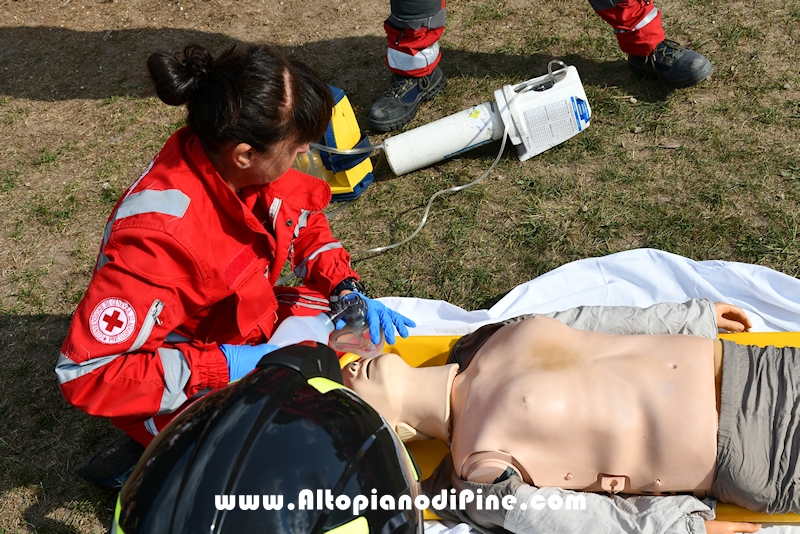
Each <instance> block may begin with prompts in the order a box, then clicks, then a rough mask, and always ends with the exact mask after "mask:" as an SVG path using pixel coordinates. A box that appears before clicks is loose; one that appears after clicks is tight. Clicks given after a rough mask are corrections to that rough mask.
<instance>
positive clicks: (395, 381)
mask: <svg viewBox="0 0 800 534" xmlns="http://www.w3.org/2000/svg"><path fill="white" fill-rule="evenodd" d="M411 369H412V368H411V366H409V365H408V364H407V363H406V362H404V361H403V359H402V358H401V357H400V356H398V355H397V354H381V355H379V356H375V357H373V358H361V359H360V360H356V361H354V362H352V363H350V364H348V365H347V366H346V367H345V368H344V369H342V376H343V377H344V385H345V386H347V387H348V388H350V389H352V390H353V391H355V392H356V393H358V396H359V397H361V398H362V399H364V400H365V401H367V403H368V404H369V405H370V406H372V407H373V408H375V410H376V411H377V412H378V413H379V414H381V415H382V416H383V418H384V419H386V422H387V423H389V424H390V425H391V426H392V427H393V428H394V427H396V426H397V423H398V422H399V421H401V417H402V413H403V393H404V391H405V389H406V387H405V386H406V381H407V379H408V378H410V377H409V376H408V375H409V372H410V371H411Z"/></svg>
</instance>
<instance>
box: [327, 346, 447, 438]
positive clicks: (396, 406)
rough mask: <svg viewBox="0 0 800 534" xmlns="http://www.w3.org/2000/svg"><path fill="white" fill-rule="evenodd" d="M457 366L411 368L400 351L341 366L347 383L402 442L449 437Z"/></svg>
mask: <svg viewBox="0 0 800 534" xmlns="http://www.w3.org/2000/svg"><path fill="white" fill-rule="evenodd" d="M457 370H458V366H456V365H441V366H434V367H411V366H410V365H408V364H407V363H406V362H405V361H403V359H402V358H400V356H398V355H397V354H381V355H379V356H375V357H374V358H367V359H361V360H356V361H355V362H352V363H350V364H348V365H347V366H345V368H344V369H342V376H343V378H344V384H345V385H346V386H347V387H348V388H350V389H352V390H353V391H355V392H356V393H357V394H358V395H359V396H360V397H361V398H362V399H364V400H365V401H367V403H368V404H369V405H370V406H372V407H373V408H374V409H375V410H376V411H377V412H378V413H379V414H381V416H383V418H384V419H385V420H386V422H387V423H388V424H389V425H391V426H392V428H394V429H395V431H396V432H397V435H398V436H400V439H402V440H403V441H411V440H414V439H430V438H429V436H432V437H436V438H441V439H447V438H449V435H450V388H451V386H452V383H453V378H454V377H455V375H456V372H457Z"/></svg>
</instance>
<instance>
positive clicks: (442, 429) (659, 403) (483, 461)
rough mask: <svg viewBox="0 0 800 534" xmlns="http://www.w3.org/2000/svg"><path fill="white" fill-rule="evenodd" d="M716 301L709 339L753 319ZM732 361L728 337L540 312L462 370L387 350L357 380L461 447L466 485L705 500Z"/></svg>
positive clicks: (384, 411)
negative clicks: (513, 481) (520, 484)
mask: <svg viewBox="0 0 800 534" xmlns="http://www.w3.org/2000/svg"><path fill="white" fill-rule="evenodd" d="M707 307H708V308H709V309H710V310H711V312H710V314H709V313H706V315H707V316H708V315H710V316H711V319H710V320H711V321H712V322H713V321H714V318H716V322H715V323H713V324H712V325H711V326H712V328H711V333H710V334H709V333H708V329H706V334H704V335H707V336H709V337H711V336H713V335H715V332H716V327H717V326H719V327H720V328H723V329H726V330H730V331H744V330H747V329H749V327H750V321H749V319H748V318H747V316H746V315H745V314H744V312H743V311H742V310H740V309H739V308H736V307H734V306H730V305H727V304H716V305H713V306H712V305H711V304H710V303H708V304H707ZM651 323H652V321H651ZM581 326H584V325H581ZM626 328H627V327H626ZM612 330H614V329H612ZM648 330H650V331H652V330H655V331H656V332H658V333H659V334H661V333H667V332H672V331H673V330H674V331H684V330H682V329H681V328H675V329H667V331H662V330H660V326H657V327H655V328H650V327H649V328H648ZM617 331H619V329H617ZM622 332H623V333H634V332H630V331H627V330H625V328H623V329H622ZM690 333H691V332H690ZM722 362H723V350H722V345H721V344H720V342H719V341H716V340H712V339H708V338H703V337H698V336H693V335H689V336H686V335H616V334H607V333H599V332H590V331H585V330H577V329H574V328H570V327H568V326H566V325H565V324H562V322H559V320H556V319H552V318H549V317H542V316H537V317H530V318H526V319H524V320H519V321H517V322H514V323H512V324H508V325H505V326H502V327H501V328H499V329H496V330H495V331H494V333H492V334H491V335H490V336H489V337H488V339H486V340H485V341H483V342H482V345H480V346H479V347H478V348H477V350H476V351H475V352H474V354H472V355H471V357H470V360H469V361H468V362H467V363H468V365H465V367H466V368H465V369H463V371H462V372H459V370H460V369H459V365H458V364H451V365H446V366H439V367H426V368H412V367H409V366H408V365H406V364H405V363H404V362H403V361H402V360H401V359H400V358H399V357H398V356H396V355H392V354H386V355H382V356H379V357H377V358H372V359H369V360H363V361H357V362H353V363H352V364H350V365H348V366H347V367H346V368H345V369H344V380H345V384H346V385H347V386H348V387H350V388H351V389H353V390H354V391H356V392H357V393H358V394H359V395H360V396H362V397H363V398H364V399H365V400H367V402H369V403H370V404H371V405H373V406H374V407H375V408H376V409H377V410H378V411H379V412H380V413H381V415H383V416H384V418H385V419H386V420H387V422H388V423H389V424H391V425H393V426H394V427H395V429H396V430H397V431H398V434H400V436H401V437H402V438H404V439H414V438H419V437H422V436H430V437H435V438H439V439H442V440H444V441H446V442H450V446H451V460H452V469H453V470H454V472H455V475H456V476H457V477H459V478H460V479H462V480H464V481H468V482H474V483H482V484H492V483H494V482H496V481H498V480H500V479H502V478H503V476H504V474H507V473H508V472H512V473H515V474H518V475H519V476H520V477H521V479H522V480H523V481H524V482H525V483H527V484H532V485H534V486H537V487H560V488H566V489H575V490H579V491H591V492H604V491H605V492H610V493H617V492H623V493H626V494H643V495H656V494H660V493H670V492H693V493H695V494H697V495H700V496H703V495H705V494H709V493H710V492H711V489H712V482H713V480H714V474H715V466H716V457H717V418H718V411H719V404H720V384H721V378H722ZM705 527H706V530H707V532H755V531H756V530H758V525H751V524H746V523H727V522H716V521H705ZM553 531H555V529H553Z"/></svg>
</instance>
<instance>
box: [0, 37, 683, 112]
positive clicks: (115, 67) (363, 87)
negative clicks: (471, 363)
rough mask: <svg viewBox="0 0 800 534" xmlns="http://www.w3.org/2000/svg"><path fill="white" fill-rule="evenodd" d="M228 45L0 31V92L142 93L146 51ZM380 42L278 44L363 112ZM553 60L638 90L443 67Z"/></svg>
mask: <svg viewBox="0 0 800 534" xmlns="http://www.w3.org/2000/svg"><path fill="white" fill-rule="evenodd" d="M42 42H47V43H50V46H49V48H48V49H47V52H46V53H42V52H38V51H37V52H34V51H32V50H34V48H33V46H32V45H30V43H42ZM234 42H235V40H234V38H232V37H230V36H228V35H225V34H222V33H213V32H199V31H195V30H184V29H175V28H158V29H135V30H109V31H105V32H81V31H75V30H70V29H66V28H56V27H47V26H36V27H13V28H0V43H4V45H3V46H2V47H1V48H0V72H2V76H0V94H3V95H9V96H13V97H18V98H26V99H32V100H40V101H57V100H67V99H97V100H102V99H109V98H115V97H142V96H146V95H150V94H152V92H151V90H150V84H149V79H148V77H147V72H146V67H145V65H146V60H147V56H148V55H149V54H151V53H152V52H156V51H168V52H177V51H179V50H181V49H182V48H183V47H184V46H185V45H187V44H189V43H199V44H202V45H204V46H206V47H207V48H209V49H211V50H214V51H219V50H221V49H223V48H225V47H227V46H229V45H231V44H233V43H234ZM385 46H386V44H385V40H384V39H383V38H381V37H376V36H363V37H346V38H336V39H327V40H321V41H315V42H310V43H304V44H303V45H301V46H291V47H279V48H280V49H281V50H282V51H283V52H284V53H285V54H286V55H288V56H291V57H294V58H297V59H300V60H302V61H305V62H307V63H308V64H310V65H311V66H313V67H314V68H315V69H317V70H318V71H319V72H320V74H321V75H322V76H323V77H324V78H325V79H326V80H327V81H329V82H330V83H332V84H334V85H337V86H339V87H342V88H344V89H345V90H346V91H347V93H348V95H349V96H350V99H351V101H354V105H355V107H357V108H363V109H367V108H368V107H369V105H370V104H371V102H372V101H374V99H375V98H377V97H378V96H379V95H380V93H381V92H382V91H383V89H384V88H385V85H386V84H387V83H388V81H389V74H388V71H387V69H386V67H385V64H384V58H383V54H384V50H385ZM551 59H561V60H563V61H565V62H567V63H569V64H572V65H575V66H576V67H577V68H578V70H579V72H580V73H581V76H582V79H583V81H584V83H585V84H592V85H600V86H609V85H614V86H620V87H622V88H623V89H624V90H631V91H635V92H637V93H642V92H643V91H642V90H641V89H642V81H641V80H639V79H637V78H635V77H633V76H632V75H631V73H630V72H629V71H628V68H627V66H626V65H625V62H624V61H619V60H615V61H610V62H607V61H598V60H595V59H587V58H583V57H580V56H576V55H568V56H566V57H563V56H562V57H558V58H555V57H553V56H550V55H546V54H534V55H531V56H519V55H507V54H502V53H475V52H467V51H462V50H444V52H443V60H442V67H443V69H444V71H445V73H446V74H447V75H448V76H449V77H457V76H461V77H467V78H469V77H475V78H484V77H485V76H486V75H487V74H493V75H505V76H510V77H520V80H519V81H524V80H526V79H529V78H532V77H535V76H540V75H542V74H544V73H546V72H547V63H548V61H550V60H551ZM648 85H653V87H657V89H656V90H655V91H644V92H648V93H650V94H651V96H652V98H656V99H663V98H664V97H665V96H666V94H667V93H668V91H667V90H666V89H664V88H662V87H660V86H658V84H648ZM489 96H491V95H489ZM476 103H477V102H476Z"/></svg>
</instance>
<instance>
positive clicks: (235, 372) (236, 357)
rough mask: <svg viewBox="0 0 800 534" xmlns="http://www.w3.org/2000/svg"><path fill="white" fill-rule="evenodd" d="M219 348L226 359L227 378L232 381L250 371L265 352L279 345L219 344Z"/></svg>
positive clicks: (276, 348)
mask: <svg viewBox="0 0 800 534" xmlns="http://www.w3.org/2000/svg"><path fill="white" fill-rule="evenodd" d="M219 348H220V350H221V351H222V354H224V355H225V358H226V359H227V360H228V376H230V378H229V380H230V381H231V382H234V381H236V380H239V379H240V378H242V377H243V376H244V375H246V374H247V373H249V372H250V371H252V370H253V369H255V368H256V365H258V362H259V361H261V358H263V357H264V355H265V354H269V353H270V352H272V351H273V350H278V349H279V348H280V347H277V346H275V345H270V344H269V343H262V344H261V345H220V346H219Z"/></svg>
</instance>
